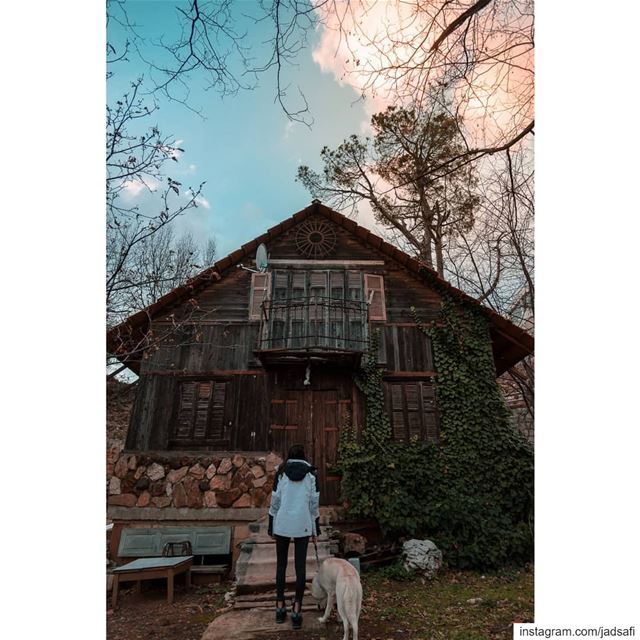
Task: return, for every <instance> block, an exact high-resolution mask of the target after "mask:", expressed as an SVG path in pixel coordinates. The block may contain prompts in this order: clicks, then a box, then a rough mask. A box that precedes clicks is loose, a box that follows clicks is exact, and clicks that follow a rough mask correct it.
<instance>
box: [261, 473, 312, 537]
mask: <svg viewBox="0 0 640 640" xmlns="http://www.w3.org/2000/svg"><path fill="white" fill-rule="evenodd" d="M269 516H270V517H269V521H270V526H269V530H270V532H272V533H274V534H275V535H277V536H284V537H286V538H302V537H305V536H314V535H319V534H320V530H319V529H320V527H319V518H320V492H319V491H318V478H317V477H316V475H315V467H313V466H312V465H311V464H309V463H308V462H307V461H306V460H288V461H287V463H286V464H285V467H284V470H283V472H282V473H279V472H278V473H277V474H276V477H275V480H274V483H273V492H272V494H271V506H270V507H269Z"/></svg>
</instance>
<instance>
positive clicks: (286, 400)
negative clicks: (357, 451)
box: [270, 368, 352, 505]
mask: <svg viewBox="0 0 640 640" xmlns="http://www.w3.org/2000/svg"><path fill="white" fill-rule="evenodd" d="M274 375H276V374H274ZM277 375H278V378H279V379H278V380H276V381H275V384H274V385H273V386H272V397H271V412H270V434H271V448H272V449H273V450H274V451H276V452H278V453H280V454H281V455H282V454H286V452H287V451H288V449H289V447H291V445H293V444H304V447H305V451H306V453H307V457H308V458H309V461H310V462H312V464H313V465H314V466H316V467H317V468H318V480H319V484H320V503H321V504H323V505H328V504H331V505H334V504H338V502H339V497H340V479H339V477H338V476H337V475H336V474H335V472H334V471H333V468H332V467H333V465H334V464H335V462H336V459H337V453H338V439H339V435H340V432H339V429H340V425H341V424H343V423H344V420H345V417H346V414H347V413H348V412H349V411H350V410H351V384H352V383H351V380H350V379H349V378H348V377H347V376H345V374H344V372H342V371H339V370H336V372H335V373H332V372H331V371H324V372H322V373H317V374H316V375H314V373H313V371H312V373H311V380H312V383H311V385H308V386H307V387H306V388H305V387H304V385H303V384H301V383H302V381H303V376H304V369H302V368H300V369H297V368H296V369H293V370H291V369H290V370H288V371H282V372H279V374H277Z"/></svg>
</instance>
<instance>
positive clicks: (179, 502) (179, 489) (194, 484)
mask: <svg viewBox="0 0 640 640" xmlns="http://www.w3.org/2000/svg"><path fill="white" fill-rule="evenodd" d="M198 484H199V482H198V480H197V479H196V478H194V477H192V476H187V477H186V478H185V479H184V480H183V481H182V482H179V483H178V484H174V485H173V505H174V506H175V507H193V508H199V507H201V506H202V493H201V492H200V487H199V486H198Z"/></svg>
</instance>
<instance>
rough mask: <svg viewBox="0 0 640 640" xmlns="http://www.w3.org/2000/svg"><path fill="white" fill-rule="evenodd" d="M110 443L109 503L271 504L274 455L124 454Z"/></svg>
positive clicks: (120, 445) (119, 444)
mask: <svg viewBox="0 0 640 640" xmlns="http://www.w3.org/2000/svg"><path fill="white" fill-rule="evenodd" d="M123 449H124V443H123V442H122V441H120V440H110V441H109V442H108V443H107V505H108V506H113V507H139V508H145V507H155V508H167V507H176V508H182V507H189V508H195V509H201V508H212V507H222V508H230V507H233V508H242V507H245V508H247V507H258V508H260V507H268V506H269V502H270V500H271V488H272V486H273V477H274V475H275V470H276V467H277V466H278V465H279V464H280V463H281V462H282V458H280V457H279V456H277V455H276V454H274V453H270V454H268V455H259V454H256V455H255V456H253V455H251V454H246V455H244V454H235V455H228V456H223V455H216V454H214V453H211V454H206V453H190V454H180V453H175V454H174V453H170V454H169V453H155V452H149V453H125V452H124V451H123Z"/></svg>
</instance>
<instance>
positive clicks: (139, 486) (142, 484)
mask: <svg viewBox="0 0 640 640" xmlns="http://www.w3.org/2000/svg"><path fill="white" fill-rule="evenodd" d="M150 484H151V481H150V480H149V478H140V479H139V480H138V482H136V484H135V487H134V488H135V490H136V491H146V490H147V489H148V488H149V485H150Z"/></svg>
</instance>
